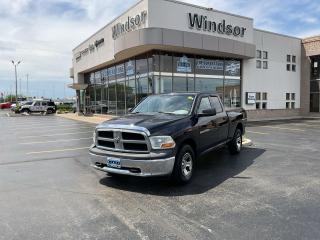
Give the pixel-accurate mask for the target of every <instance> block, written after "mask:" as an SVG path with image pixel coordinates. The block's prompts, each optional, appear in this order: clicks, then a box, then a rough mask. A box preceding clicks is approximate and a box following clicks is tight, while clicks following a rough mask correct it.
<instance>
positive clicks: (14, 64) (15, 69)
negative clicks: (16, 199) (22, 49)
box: [11, 60, 21, 104]
mask: <svg viewBox="0 0 320 240" xmlns="http://www.w3.org/2000/svg"><path fill="white" fill-rule="evenodd" d="M11 62H12V64H13V66H14V73H15V77H16V104H17V103H18V77H17V66H18V65H19V64H20V63H21V61H19V62H17V63H16V62H14V61H13V60H12V61H11Z"/></svg>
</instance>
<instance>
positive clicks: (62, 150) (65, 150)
mask: <svg viewBox="0 0 320 240" xmlns="http://www.w3.org/2000/svg"><path fill="white" fill-rule="evenodd" d="M89 148H90V147H82V148H65V149H56V150H49V151H40V152H28V153H26V154H27V155H32V154H42V153H55V152H69V151H77V150H83V149H89Z"/></svg>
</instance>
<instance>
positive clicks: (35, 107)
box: [19, 100, 57, 114]
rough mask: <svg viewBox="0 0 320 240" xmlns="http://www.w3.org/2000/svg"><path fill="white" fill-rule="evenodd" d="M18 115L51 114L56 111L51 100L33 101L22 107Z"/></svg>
mask: <svg viewBox="0 0 320 240" xmlns="http://www.w3.org/2000/svg"><path fill="white" fill-rule="evenodd" d="M19 111H20V113H29V114H30V113H44V112H46V113H47V114H52V113H55V112H56V111H57V106H56V105H55V103H54V102H53V101H51V100H33V101H32V102H27V103H26V104H24V105H22V106H21V107H20V109H19Z"/></svg>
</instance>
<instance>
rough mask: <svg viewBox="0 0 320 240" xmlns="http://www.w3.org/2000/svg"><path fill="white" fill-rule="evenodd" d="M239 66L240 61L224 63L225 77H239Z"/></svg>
mask: <svg viewBox="0 0 320 240" xmlns="http://www.w3.org/2000/svg"><path fill="white" fill-rule="evenodd" d="M240 70H241V64H240V61H234V60H230V61H225V76H230V77H239V78H240V74H241V71H240Z"/></svg>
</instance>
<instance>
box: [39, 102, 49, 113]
mask: <svg viewBox="0 0 320 240" xmlns="http://www.w3.org/2000/svg"><path fill="white" fill-rule="evenodd" d="M47 105H48V103H47V102H41V112H44V111H46V110H47Z"/></svg>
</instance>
